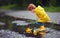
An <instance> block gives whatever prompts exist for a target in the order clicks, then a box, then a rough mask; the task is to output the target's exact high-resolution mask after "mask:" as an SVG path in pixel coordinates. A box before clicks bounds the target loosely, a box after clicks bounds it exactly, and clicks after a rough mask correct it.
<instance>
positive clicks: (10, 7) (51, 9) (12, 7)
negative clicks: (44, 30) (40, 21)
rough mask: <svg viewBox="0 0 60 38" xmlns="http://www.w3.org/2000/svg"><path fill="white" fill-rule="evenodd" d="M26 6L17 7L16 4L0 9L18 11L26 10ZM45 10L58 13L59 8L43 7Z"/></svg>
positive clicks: (0, 7)
mask: <svg viewBox="0 0 60 38" xmlns="http://www.w3.org/2000/svg"><path fill="white" fill-rule="evenodd" d="M26 8H27V7H26V6H22V7H20V6H17V5H16V4H11V5H6V6H0V9H16V10H17V9H18V10H22V9H26ZM43 8H44V9H45V11H46V12H60V7H53V6H50V7H43Z"/></svg>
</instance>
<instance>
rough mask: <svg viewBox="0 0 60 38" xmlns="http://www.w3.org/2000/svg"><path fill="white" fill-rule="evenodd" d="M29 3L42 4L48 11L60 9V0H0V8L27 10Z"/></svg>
mask: <svg viewBox="0 0 60 38" xmlns="http://www.w3.org/2000/svg"><path fill="white" fill-rule="evenodd" d="M29 3H34V4H35V5H36V6H37V5H41V6H42V7H44V8H45V10H46V11H53V12H54V11H56V12H59V11H60V0H0V9H14V10H25V9H26V7H27V5H28V4H29ZM48 9H49V10H48ZM53 9H54V10H53Z"/></svg>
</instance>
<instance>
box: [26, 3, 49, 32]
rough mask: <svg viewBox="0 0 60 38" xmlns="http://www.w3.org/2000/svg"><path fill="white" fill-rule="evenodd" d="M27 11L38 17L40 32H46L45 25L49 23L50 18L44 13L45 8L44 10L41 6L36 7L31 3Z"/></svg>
mask: <svg viewBox="0 0 60 38" xmlns="http://www.w3.org/2000/svg"><path fill="white" fill-rule="evenodd" d="M27 9H28V10H29V11H32V12H33V13H35V14H36V15H37V17H38V22H37V25H38V26H39V31H45V27H44V23H45V22H49V21H50V18H49V16H48V15H47V14H46V12H45V11H44V8H42V7H41V6H39V5H38V6H37V7H36V6H35V5H34V4H32V3H31V4H29V5H28V8H27Z"/></svg>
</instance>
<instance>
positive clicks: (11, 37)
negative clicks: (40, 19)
mask: <svg viewBox="0 0 60 38" xmlns="http://www.w3.org/2000/svg"><path fill="white" fill-rule="evenodd" d="M47 30H48V31H50V32H49V33H46V34H45V35H44V37H43V38H60V31H56V30H54V29H51V28H47ZM0 38H34V37H26V36H25V35H24V34H19V33H18V32H14V31H10V30H0Z"/></svg>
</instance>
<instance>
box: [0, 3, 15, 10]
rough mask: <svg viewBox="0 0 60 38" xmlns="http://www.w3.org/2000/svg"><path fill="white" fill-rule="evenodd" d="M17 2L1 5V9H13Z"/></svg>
mask: <svg viewBox="0 0 60 38" xmlns="http://www.w3.org/2000/svg"><path fill="white" fill-rule="evenodd" d="M15 7H16V4H11V5H6V6H0V9H12V8H15Z"/></svg>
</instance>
